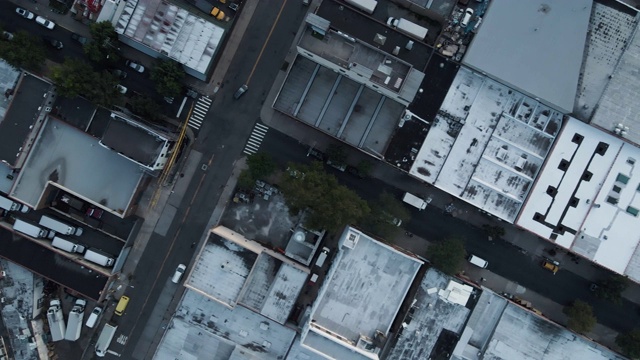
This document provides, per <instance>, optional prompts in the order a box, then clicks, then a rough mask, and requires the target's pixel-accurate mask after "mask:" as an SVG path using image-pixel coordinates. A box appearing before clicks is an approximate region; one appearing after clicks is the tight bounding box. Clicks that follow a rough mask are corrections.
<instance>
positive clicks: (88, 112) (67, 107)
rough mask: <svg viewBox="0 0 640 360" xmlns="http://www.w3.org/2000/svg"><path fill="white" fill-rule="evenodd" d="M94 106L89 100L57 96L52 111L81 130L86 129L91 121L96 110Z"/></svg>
mask: <svg viewBox="0 0 640 360" xmlns="http://www.w3.org/2000/svg"><path fill="white" fill-rule="evenodd" d="M96 108H97V107H96V106H95V105H93V104H92V103H91V102H90V101H89V100H87V99H84V98H81V97H79V96H78V97H76V98H74V99H68V98H65V97H61V96H59V97H58V98H57V99H56V101H55V103H54V104H53V111H52V113H53V114H54V115H56V116H57V117H58V119H60V120H63V121H65V122H67V123H69V124H71V125H73V126H75V127H77V128H78V129H80V130H82V131H87V127H88V126H89V123H90V122H91V117H93V114H94V113H95V111H96Z"/></svg>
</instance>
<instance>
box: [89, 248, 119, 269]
mask: <svg viewBox="0 0 640 360" xmlns="http://www.w3.org/2000/svg"><path fill="white" fill-rule="evenodd" d="M84 258H85V259H86V260H89V261H91V262H93V263H96V264H98V265H102V266H112V265H113V263H114V262H115V260H114V259H113V258H112V257H111V255H109V254H107V253H104V252H102V251H100V250H98V249H89V250H87V252H86V253H85V254H84Z"/></svg>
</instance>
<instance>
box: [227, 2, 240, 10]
mask: <svg viewBox="0 0 640 360" xmlns="http://www.w3.org/2000/svg"><path fill="white" fill-rule="evenodd" d="M238 7H239V5H238V4H237V3H231V4H229V9H231V10H233V11H238Z"/></svg>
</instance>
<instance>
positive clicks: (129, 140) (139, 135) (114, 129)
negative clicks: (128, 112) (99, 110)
mask: <svg viewBox="0 0 640 360" xmlns="http://www.w3.org/2000/svg"><path fill="white" fill-rule="evenodd" d="M101 142H102V143H103V144H104V145H106V146H108V147H110V148H111V149H113V150H114V151H116V152H118V153H121V154H123V155H125V156H126V157H128V158H130V159H133V160H135V161H137V162H139V163H141V164H144V165H153V164H154V161H155V160H156V159H157V157H158V155H159V154H160V150H161V148H162V146H163V145H164V141H163V140H160V139H159V138H158V137H157V136H154V135H151V134H149V133H148V132H147V131H145V130H143V129H141V128H139V127H135V126H131V125H129V124H127V123H125V122H123V121H120V120H116V119H113V118H111V121H110V122H109V125H107V128H106V129H105V131H104V134H103V135H102V141H101Z"/></svg>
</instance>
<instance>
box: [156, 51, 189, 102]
mask: <svg viewBox="0 0 640 360" xmlns="http://www.w3.org/2000/svg"><path fill="white" fill-rule="evenodd" d="M183 78H184V70H183V69H182V66H180V64H178V63H177V62H175V61H172V60H160V61H158V63H157V64H156V66H154V67H153V69H152V70H151V80H153V82H154V83H155V84H156V90H157V91H158V93H159V94H160V95H162V96H167V97H175V96H178V95H180V92H181V91H182V79H183Z"/></svg>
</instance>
